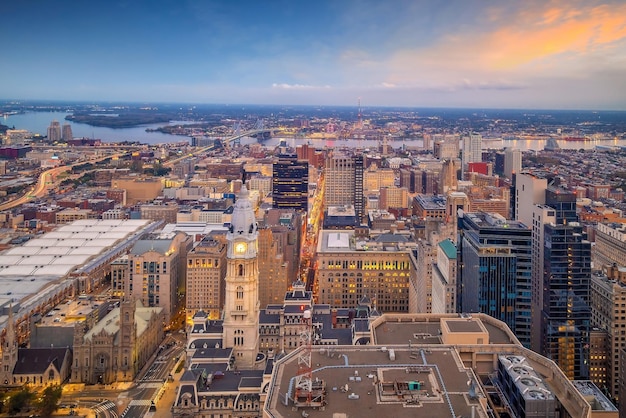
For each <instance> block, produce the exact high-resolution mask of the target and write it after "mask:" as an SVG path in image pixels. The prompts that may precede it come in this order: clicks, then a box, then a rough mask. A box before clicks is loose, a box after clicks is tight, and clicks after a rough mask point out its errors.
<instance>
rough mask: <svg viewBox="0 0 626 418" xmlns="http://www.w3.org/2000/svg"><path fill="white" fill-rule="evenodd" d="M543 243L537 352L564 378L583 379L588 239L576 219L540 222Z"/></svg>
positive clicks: (587, 325)
mask: <svg viewBox="0 0 626 418" xmlns="http://www.w3.org/2000/svg"><path fill="white" fill-rule="evenodd" d="M555 212H557V222H558V220H559V219H558V211H555ZM544 247H545V248H544V253H543V254H544V258H543V286H542V289H543V306H542V312H541V331H540V335H541V353H542V354H543V355H545V356H546V357H548V358H550V359H552V360H554V361H555V362H556V363H557V364H558V365H559V367H560V368H561V370H563V373H565V375H566V376H567V377H568V378H570V379H586V378H587V377H588V375H589V371H588V350H589V331H590V318H591V312H590V307H589V302H590V300H589V297H590V282H591V243H590V242H589V241H587V240H586V239H585V235H584V234H583V227H582V226H581V225H580V224H578V223H576V222H570V223H568V224H565V225H564V224H559V223H557V224H544Z"/></svg>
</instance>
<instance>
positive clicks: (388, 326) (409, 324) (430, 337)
mask: <svg viewBox="0 0 626 418" xmlns="http://www.w3.org/2000/svg"><path fill="white" fill-rule="evenodd" d="M387 316H388V317H393V318H394V319H396V320H386V321H384V320H383V321H380V322H378V321H375V322H374V323H373V324H372V333H373V338H374V340H373V341H372V343H373V344H377V345H391V344H407V343H408V342H409V341H411V342H412V343H414V344H443V342H442V339H441V335H442V328H441V327H442V323H441V320H442V319H443V320H444V321H445V322H446V323H447V325H448V329H449V330H450V331H451V332H458V333H468V332H469V333H476V332H484V331H485V330H486V331H487V333H488V334H489V341H488V342H486V343H488V344H519V341H518V340H517V338H515V336H514V335H513V333H512V332H511V331H510V330H507V329H506V326H505V328H501V327H500V326H498V324H497V323H495V322H496V320H495V319H490V318H489V317H487V316H486V315H473V318H471V320H468V318H464V319H461V318H460V317H459V316H458V315H448V316H445V315H443V316H442V317H435V318H433V317H432V316H431V317H429V318H426V317H420V316H419V315H409V314H406V315H400V314H398V315H393V314H389V315H387ZM483 328H484V329H483Z"/></svg>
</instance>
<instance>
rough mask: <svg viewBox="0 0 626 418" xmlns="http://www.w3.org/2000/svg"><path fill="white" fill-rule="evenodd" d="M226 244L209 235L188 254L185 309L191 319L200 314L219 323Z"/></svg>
mask: <svg viewBox="0 0 626 418" xmlns="http://www.w3.org/2000/svg"><path fill="white" fill-rule="evenodd" d="M225 241H226V240H225V239H224V237H223V236H218V235H209V236H206V237H204V238H203V239H202V240H201V241H198V242H196V243H195V245H194V247H193V249H192V250H191V251H189V253H188V254H187V285H186V301H185V302H186V305H185V307H186V309H187V318H188V319H191V318H193V316H194V315H195V313H196V312H198V311H199V310H203V311H204V312H206V314H207V316H208V318H209V319H218V318H220V316H221V312H222V307H223V306H224V295H225V283H224V278H225V277H226V242H225Z"/></svg>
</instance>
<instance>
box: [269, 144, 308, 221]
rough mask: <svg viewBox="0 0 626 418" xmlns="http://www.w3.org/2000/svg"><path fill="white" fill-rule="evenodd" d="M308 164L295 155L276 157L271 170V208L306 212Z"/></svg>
mask: <svg viewBox="0 0 626 418" xmlns="http://www.w3.org/2000/svg"><path fill="white" fill-rule="evenodd" d="M308 202H309V162H308V161H306V160H298V157H297V156H296V155H295V154H289V155H287V154H283V155H280V156H279V157H278V161H277V162H275V163H274V165H273V169H272V207H273V208H274V209H293V210H296V211H302V212H306V211H308Z"/></svg>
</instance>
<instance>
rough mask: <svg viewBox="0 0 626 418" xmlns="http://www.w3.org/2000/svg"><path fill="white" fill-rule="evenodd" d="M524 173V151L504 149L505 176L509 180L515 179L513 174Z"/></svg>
mask: <svg viewBox="0 0 626 418" xmlns="http://www.w3.org/2000/svg"><path fill="white" fill-rule="evenodd" d="M521 171H522V151H520V150H519V149H518V148H510V147H507V148H505V149H504V175H505V177H506V178H508V179H512V178H513V174H516V173H519V172H521Z"/></svg>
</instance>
